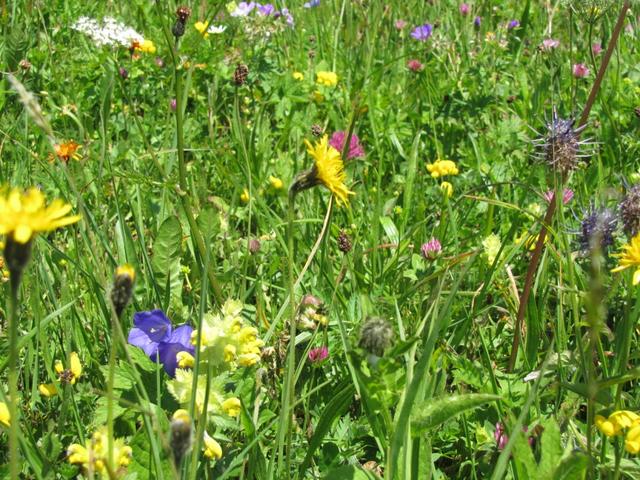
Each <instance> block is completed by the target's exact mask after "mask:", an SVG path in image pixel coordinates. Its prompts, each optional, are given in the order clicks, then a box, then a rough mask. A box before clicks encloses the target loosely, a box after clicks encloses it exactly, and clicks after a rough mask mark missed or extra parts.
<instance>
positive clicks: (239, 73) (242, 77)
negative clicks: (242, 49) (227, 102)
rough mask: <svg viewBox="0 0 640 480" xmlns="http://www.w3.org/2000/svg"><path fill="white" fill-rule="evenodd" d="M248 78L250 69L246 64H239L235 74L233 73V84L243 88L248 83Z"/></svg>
mask: <svg viewBox="0 0 640 480" xmlns="http://www.w3.org/2000/svg"><path fill="white" fill-rule="evenodd" d="M248 76H249V67H247V66H246V65H245V64H244V63H239V64H238V66H237V67H236V70H235V72H233V83H235V84H236V85H237V86H239V87H241V86H242V85H244V84H245V83H246V81H247V77H248Z"/></svg>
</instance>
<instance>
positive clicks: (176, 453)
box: [170, 409, 193, 468]
mask: <svg viewBox="0 0 640 480" xmlns="http://www.w3.org/2000/svg"><path fill="white" fill-rule="evenodd" d="M170 428H171V439H170V446H171V453H172V454H173V460H174V462H175V464H176V468H177V467H178V466H179V465H180V462H181V461H182V458H183V457H184V455H185V453H187V452H188V451H189V449H190V448H191V443H192V438H193V435H192V428H191V417H189V412H187V411H186V410H183V409H179V410H176V412H175V413H174V414H173V417H172V418H171V427H170Z"/></svg>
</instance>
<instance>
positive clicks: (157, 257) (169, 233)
mask: <svg viewBox="0 0 640 480" xmlns="http://www.w3.org/2000/svg"><path fill="white" fill-rule="evenodd" d="M181 245H182V227H181V226H180V221H179V220H178V219H177V218H176V217H168V218H167V219H166V220H165V221H164V222H162V225H160V228H159V230H158V236H157V237H156V239H155V241H154V242H153V257H152V259H151V264H152V266H153V272H154V275H155V277H156V281H157V282H158V287H159V288H160V290H161V291H162V292H163V294H164V295H163V296H164V297H165V298H166V297H170V299H171V305H172V306H174V307H178V308H180V307H181V305H182V302H181V301H180V299H181V295H182V279H181V274H180V257H181ZM167 289H168V291H167Z"/></svg>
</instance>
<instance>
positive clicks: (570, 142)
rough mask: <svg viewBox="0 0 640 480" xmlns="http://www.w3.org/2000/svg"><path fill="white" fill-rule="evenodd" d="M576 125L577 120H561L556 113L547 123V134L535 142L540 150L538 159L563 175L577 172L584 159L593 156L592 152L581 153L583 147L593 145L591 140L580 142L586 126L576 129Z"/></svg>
mask: <svg viewBox="0 0 640 480" xmlns="http://www.w3.org/2000/svg"><path fill="white" fill-rule="evenodd" d="M574 124H575V119H573V118H570V119H566V120H564V119H561V118H559V117H558V115H557V113H556V112H555V111H554V112H553V118H552V119H551V122H548V123H547V132H546V133H545V135H543V136H542V137H541V138H539V139H537V140H535V141H534V145H535V146H536V147H537V148H538V149H539V151H538V152H537V153H536V155H537V157H538V158H539V159H541V160H544V161H546V162H547V163H548V164H549V165H550V166H551V167H552V168H554V169H556V170H558V171H559V172H560V173H562V174H566V173H569V172H570V171H572V170H575V168H576V167H577V166H578V164H579V163H580V160H581V159H582V158H586V157H589V156H590V155H591V153H590V152H588V153H581V152H580V147H581V146H584V145H590V144H591V143H590V142H589V140H585V141H582V140H580V133H581V132H582V130H584V128H585V127H586V125H582V126H580V127H577V128H574V127H573V126H574Z"/></svg>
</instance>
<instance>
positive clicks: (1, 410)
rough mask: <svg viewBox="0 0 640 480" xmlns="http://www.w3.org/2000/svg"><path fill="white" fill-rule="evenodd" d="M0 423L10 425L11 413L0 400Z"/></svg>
mask: <svg viewBox="0 0 640 480" xmlns="http://www.w3.org/2000/svg"><path fill="white" fill-rule="evenodd" d="M0 423H1V424H2V425H4V426H5V427H8V426H9V425H11V414H10V413H9V407H8V406H7V404H6V403H4V402H0Z"/></svg>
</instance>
